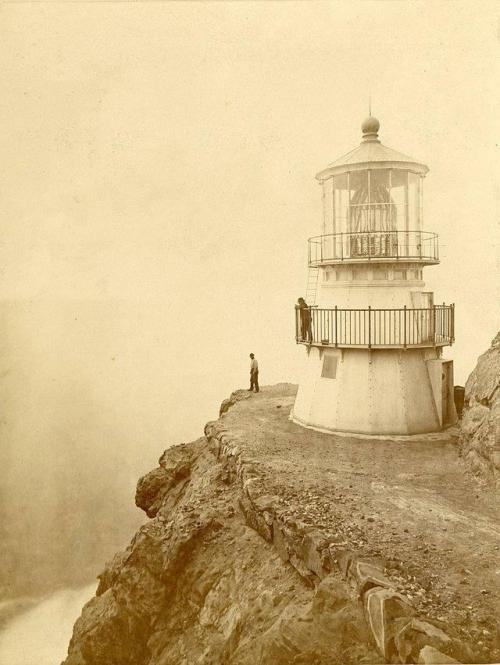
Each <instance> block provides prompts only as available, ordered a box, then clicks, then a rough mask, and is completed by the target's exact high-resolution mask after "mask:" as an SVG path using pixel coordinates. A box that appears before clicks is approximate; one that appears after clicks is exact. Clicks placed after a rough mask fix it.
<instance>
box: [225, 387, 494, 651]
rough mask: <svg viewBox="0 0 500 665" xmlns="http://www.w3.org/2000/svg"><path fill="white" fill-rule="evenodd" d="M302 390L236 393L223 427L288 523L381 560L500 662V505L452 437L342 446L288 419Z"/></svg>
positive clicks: (344, 442) (402, 585)
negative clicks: (295, 521) (293, 519)
mask: <svg viewBox="0 0 500 665" xmlns="http://www.w3.org/2000/svg"><path fill="white" fill-rule="evenodd" d="M295 393H296V387H295V386H292V385H289V384H278V385H277V386H268V387H264V388H263V389H262V390H261V392H260V393H259V394H253V393H248V392H246V393H245V392H243V391H241V392H239V393H238V398H239V399H240V400H241V401H238V402H237V403H236V404H235V405H234V406H233V407H232V408H231V409H230V410H229V411H228V412H227V413H226V414H225V415H224V416H223V419H224V427H225V428H226V429H227V430H228V432H229V434H230V435H231V437H236V438H237V439H238V440H239V442H241V443H242V444H243V447H244V450H245V456H247V457H252V458H254V459H255V461H256V462H257V463H258V464H259V468H260V470H261V471H263V472H264V474H265V475H266V485H267V486H268V487H269V488H270V489H271V490H272V491H273V492H274V493H275V494H277V495H278V496H279V497H280V498H281V499H282V501H283V503H284V505H285V506H286V507H287V510H288V509H289V510H290V514H291V515H294V516H297V517H300V519H302V520H303V521H305V522H310V523H311V524H314V525H316V526H318V527H320V528H321V529H323V530H324V531H326V532H327V533H328V534H329V535H330V536H331V538H332V539H333V540H334V541H336V542H338V543H339V546H343V545H345V546H346V547H348V548H353V549H355V550H356V551H358V552H362V553H363V554H366V555H369V556H379V557H381V558H382V559H383V560H384V562H385V564H386V572H387V573H388V575H389V576H391V577H392V578H393V579H394V580H395V581H396V582H397V584H398V587H399V589H400V590H401V591H403V592H404V593H405V594H406V595H408V596H409V597H411V598H412V601H413V602H414V604H415V605H416V606H417V607H418V608H419V610H420V611H421V612H422V613H424V614H426V615H427V616H429V617H433V618H435V619H440V620H442V621H443V623H444V624H445V625H446V624H450V623H451V624H453V625H454V626H455V627H456V628H457V629H458V630H459V631H460V632H461V633H462V634H463V635H464V637H466V638H467V639H468V640H471V639H472V641H473V642H474V643H475V644H476V645H477V647H478V650H479V651H480V652H482V653H483V654H484V661H483V662H495V661H496V662H498V661H500V650H499V642H498V625H497V617H500V558H499V545H500V524H499V519H498V517H499V514H498V506H499V502H498V499H499V496H498V493H495V492H494V491H493V490H491V489H488V488H485V487H481V486H480V485H478V483H477V481H476V480H475V479H473V478H471V477H469V476H468V475H467V474H466V471H465V469H464V467H463V466H462V465H461V463H460V460H459V458H458V454H457V449H456V445H455V444H454V442H453V441H450V436H449V435H448V436H443V437H440V436H436V435H434V436H431V437H429V436H423V437H421V438H419V437H416V438H412V439H407V440H398V439H394V440H391V439H376V440H373V439H368V438H357V437H346V436H336V435H332V434H324V433H321V432H316V431H313V430H309V429H305V428H303V427H300V426H299V425H296V424H295V423H293V422H291V421H290V420H289V414H290V410H291V407H292V405H293V401H294V398H295Z"/></svg>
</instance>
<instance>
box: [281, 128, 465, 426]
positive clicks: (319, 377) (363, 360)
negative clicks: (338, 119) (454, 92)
mask: <svg viewBox="0 0 500 665" xmlns="http://www.w3.org/2000/svg"><path fill="white" fill-rule="evenodd" d="M379 127H380V124H379V122H378V120H377V119H376V118H374V117H371V116H370V117H369V118H367V119H366V120H365V121H364V122H363V124H362V132H363V138H362V141H361V144H360V146H359V147H357V148H355V149H354V150H352V151H351V152H349V153H348V154H347V155H344V156H343V157H340V158H339V159H337V160H336V161H335V162H333V164H330V166H328V167H327V168H326V169H324V170H323V171H320V173H318V175H317V176H316V177H317V179H318V180H319V182H320V184H321V185H322V189H323V202H324V219H323V234H322V235H320V236H316V237H314V238H310V239H309V271H310V272H309V274H310V280H309V284H308V286H309V292H308V294H307V295H306V302H302V303H301V305H300V306H298V307H296V340H297V342H298V343H300V344H303V345H304V346H305V352H306V353H307V358H306V362H305V365H304V370H303V373H302V376H301V379H300V383H299V389H298V393H297V397H296V401H295V405H294V408H293V413H292V418H293V419H294V420H295V421H296V422H298V423H300V424H302V425H305V426H308V427H314V428H319V429H321V430H327V431H332V432H335V431H337V432H352V433H363V434H371V435H377V434H398V435H402V434H403V435H405V434H419V433H423V432H437V431H440V430H442V429H443V428H446V427H447V426H449V425H451V424H453V423H454V422H455V420H456V412H455V407H454V401H453V365H452V361H451V360H445V359H444V358H443V356H442V352H443V347H444V346H447V345H451V344H452V343H453V340H454V305H445V304H442V305H437V304H435V302H434V294H433V293H431V292H429V291H426V290H425V284H424V282H423V281H422V271H423V268H424V267H426V266H429V265H435V264H437V263H439V253H438V237H437V235H436V233H432V232H429V231H424V230H423V220H422V194H423V180H424V177H425V175H426V174H427V172H428V168H427V166H425V164H421V163H419V162H416V161H415V160H413V159H412V158H411V157H408V156H407V155H403V154H401V153H399V152H396V151H395V150H392V149H391V148H388V147H386V146H384V145H383V144H382V143H381V142H380V141H379V138H378V131H379ZM310 287H312V288H310Z"/></svg>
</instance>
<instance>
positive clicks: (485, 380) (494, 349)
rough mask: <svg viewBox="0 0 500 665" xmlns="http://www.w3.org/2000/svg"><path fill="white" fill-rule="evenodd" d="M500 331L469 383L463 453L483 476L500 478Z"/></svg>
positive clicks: (474, 468)
mask: <svg viewBox="0 0 500 665" xmlns="http://www.w3.org/2000/svg"><path fill="white" fill-rule="evenodd" d="M499 386H500V333H498V335H497V336H496V337H495V339H494V340H493V341H492V343H491V347H490V348H489V349H488V351H486V353H483V355H482V356H480V357H479V359H478V362H477V365H476V368H475V369H474V371H473V372H472V374H471V375H470V376H469V378H468V379H467V383H466V384H465V401H464V410H463V415H462V422H461V427H460V439H459V448H460V455H461V456H462V458H463V459H464V461H465V462H466V464H467V465H468V466H469V468H470V469H471V470H472V471H473V472H474V473H475V474H477V475H479V476H481V477H482V478H483V479H485V480H487V481H490V482H492V483H493V484H498V481H499V478H500V389H499Z"/></svg>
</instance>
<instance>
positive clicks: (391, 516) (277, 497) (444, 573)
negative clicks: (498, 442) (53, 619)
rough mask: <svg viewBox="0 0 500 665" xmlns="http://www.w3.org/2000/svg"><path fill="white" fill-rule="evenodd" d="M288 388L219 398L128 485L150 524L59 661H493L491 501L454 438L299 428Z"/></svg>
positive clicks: (105, 576)
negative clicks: (466, 477) (190, 434)
mask: <svg viewBox="0 0 500 665" xmlns="http://www.w3.org/2000/svg"><path fill="white" fill-rule="evenodd" d="M295 392H296V389H295V387H294V386H290V385H287V384H282V385H278V386H273V387H265V388H264V389H263V390H262V391H261V393H259V394H258V395H256V394H253V393H248V392H246V391H238V392H236V393H234V394H233V395H232V396H231V398H230V399H229V400H226V401H225V402H224V403H223V404H222V407H221V417H220V418H219V420H217V421H216V422H213V423H209V424H208V425H207V426H206V429H205V435H206V436H205V437H203V438H201V439H198V440H197V441H194V442H193V443H189V444H183V445H180V446H176V447H174V448H170V449H168V450H167V451H166V452H165V453H164V454H163V455H162V456H161V458H160V460H159V466H158V468H156V469H154V470H153V471H151V472H150V473H149V474H148V475H146V476H145V477H144V478H142V479H141V480H140V481H139V483H138V486H137V495H136V502H137V505H139V506H140V507H141V508H142V509H143V510H144V511H145V512H146V514H147V515H148V517H149V518H150V519H149V521H148V522H147V523H146V524H144V526H143V527H141V529H140V530H139V531H138V533H137V534H136V536H135V537H134V539H133V540H132V542H131V544H130V546H129V547H128V548H127V550H125V551H124V552H121V553H119V554H117V555H116V556H115V558H114V560H113V561H112V562H111V563H110V564H108V565H107V566H106V568H105V570H104V572H103V573H102V575H101V576H100V583H99V587H98V589H97V593H96V597H95V598H93V599H92V600H91V601H90V602H89V603H88V604H87V605H86V606H85V607H84V609H83V612H82V616H81V617H80V618H79V619H78V621H77V622H76V624H75V628H74V634H73V638H72V640H71V643H70V646H69V654H68V658H67V659H66V661H65V665H195V664H197V663H199V664H203V665H220V664H224V663H227V664H231V665H257V664H261V665H288V664H292V663H293V664H302V665H327V664H328V665H335V664H337V663H338V664H339V665H340V664H341V663H342V664H343V663H346V664H347V663H366V664H368V663H389V662H391V663H450V662H457V661H459V662H495V661H496V660H497V659H498V656H500V651H498V641H497V640H496V628H497V626H496V616H498V612H497V610H498V599H499V584H498V575H496V574H495V568H496V567H495V560H496V559H497V556H498V544H497V543H498V535H499V530H498V524H497V523H496V522H495V518H496V515H495V510H494V503H493V500H492V496H491V495H489V494H487V493H484V494H482V495H481V496H479V495H478V496H477V497H476V499H475V501H472V502H471V500H470V498H469V497H466V498H465V500H464V491H463V489H464V486H465V484H463V486H462V485H461V484H460V483H461V481H460V478H461V474H462V470H461V467H460V465H459V464H457V463H456V461H455V457H456V454H455V449H454V445H453V444H452V443H450V441H441V440H439V439H438V438H432V437H423V438H421V439H419V440H411V441H407V440H393V441H374V440H368V439H350V438H347V437H335V436H332V435H327V434H322V433H318V432H312V431H310V430H305V429H303V428H300V427H299V426H297V425H295V424H294V423H292V422H290V420H289V419H288V414H289V412H290V408H291V405H292V403H293V399H294V395H295ZM437 460H440V461H441V462H442V466H443V467H446V471H444V470H440V465H439V464H436V461H437ZM462 475H463V474H462ZM471 504H473V505H471ZM479 541H480V542H481V545H478V544H477V542H479ZM474 543H476V544H474ZM478 553H480V554H481V559H480V562H481V565H479V561H478V559H477V554H478Z"/></svg>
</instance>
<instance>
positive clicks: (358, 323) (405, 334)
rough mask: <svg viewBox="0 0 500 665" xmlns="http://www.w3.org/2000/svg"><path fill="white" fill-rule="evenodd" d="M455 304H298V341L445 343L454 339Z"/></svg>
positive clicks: (363, 344) (397, 344)
mask: <svg viewBox="0 0 500 665" xmlns="http://www.w3.org/2000/svg"><path fill="white" fill-rule="evenodd" d="M454 325H455V305H454V304H452V305H434V306H433V307H429V308H415V309H414V308H408V307H403V308H401V309H372V308H371V307H368V308H367V309H340V308H337V307H335V308H334V309H319V308H316V307H302V308H301V307H298V306H296V308H295V339H296V341H297V343H298V344H314V345H319V346H341V347H343V346H357V347H367V348H372V347H403V348H406V347H411V346H446V345H449V344H453V342H454V339H455V337H454V334H455V333H454Z"/></svg>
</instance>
